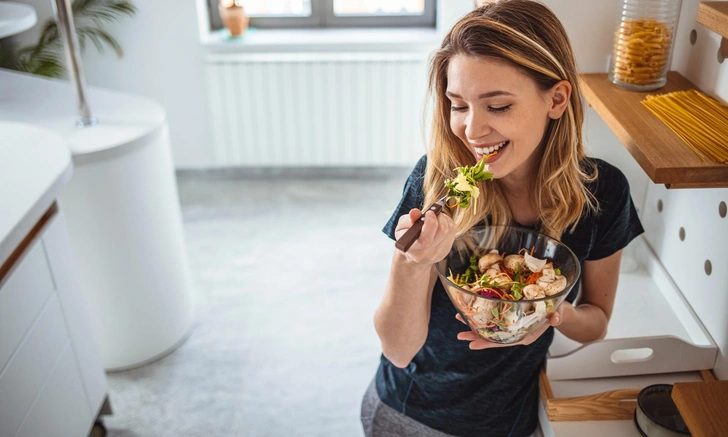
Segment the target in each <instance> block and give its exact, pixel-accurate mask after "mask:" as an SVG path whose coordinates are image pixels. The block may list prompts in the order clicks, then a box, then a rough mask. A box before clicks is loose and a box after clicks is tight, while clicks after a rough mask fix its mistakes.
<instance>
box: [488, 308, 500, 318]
mask: <svg viewBox="0 0 728 437" xmlns="http://www.w3.org/2000/svg"><path fill="white" fill-rule="evenodd" d="M490 313H491V314H493V317H495V318H496V319H497V318H498V314H500V313H499V312H498V307H493V308H491V310H490Z"/></svg>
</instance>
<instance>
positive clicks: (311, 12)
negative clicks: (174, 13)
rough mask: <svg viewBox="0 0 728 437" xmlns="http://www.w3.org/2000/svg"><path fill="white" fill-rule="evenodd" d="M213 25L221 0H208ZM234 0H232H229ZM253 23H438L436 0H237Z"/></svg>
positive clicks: (217, 23)
mask: <svg viewBox="0 0 728 437" xmlns="http://www.w3.org/2000/svg"><path fill="white" fill-rule="evenodd" d="M207 1H208V5H209V7H210V28H211V29H221V28H222V21H221V20H220V14H219V12H218V5H219V4H220V0H207ZM228 1H232V0H228ZM235 1H236V2H237V3H238V4H241V5H242V6H244V7H245V12H246V14H247V15H248V16H250V25H251V26H253V27H258V28H281V27H435V0H235Z"/></svg>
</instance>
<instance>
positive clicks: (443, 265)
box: [436, 226, 581, 344]
mask: <svg viewBox="0 0 728 437" xmlns="http://www.w3.org/2000/svg"><path fill="white" fill-rule="evenodd" d="M532 247H533V248H534V252H533V256H534V257H536V258H540V259H544V258H546V259H548V260H549V261H551V262H553V263H554V267H555V268H558V269H559V270H561V274H562V275H564V276H565V277H566V281H567V283H566V288H565V289H564V290H562V291H561V292H559V293H557V294H554V295H552V296H547V297H544V298H541V299H535V300H525V299H524V300H517V301H514V300H505V299H498V298H491V297H485V296H481V295H480V294H478V293H475V292H472V291H468V290H466V289H464V288H461V287H459V286H458V285H456V284H455V283H454V282H452V281H450V280H449V279H448V276H449V275H450V271H452V273H453V274H458V273H463V272H464V271H465V270H466V269H467V267H468V265H469V264H470V257H471V256H472V255H474V254H477V255H483V254H485V253H487V252H489V251H491V250H492V249H496V250H497V251H498V252H499V253H501V254H502V253H504V252H505V254H506V255H510V254H516V253H518V252H519V251H520V250H521V249H523V248H525V249H527V250H528V251H529V252H530V251H531V248H532ZM436 269H437V273H438V274H439V276H440V279H441V280H442V283H443V285H444V287H445V291H446V292H447V294H448V296H449V297H450V300H451V301H452V303H453V305H454V306H455V308H456V309H457V311H458V313H460V316H461V317H462V318H463V320H465V322H466V323H467V324H468V326H470V328H471V329H472V330H473V332H475V333H476V334H478V335H479V336H480V337H481V338H483V339H485V340H488V341H492V342H495V343H504V344H508V343H516V342H518V341H520V340H521V339H522V338H523V337H525V336H526V335H528V334H529V333H530V332H532V331H535V330H536V329H538V328H539V327H540V326H541V325H543V324H544V323H546V322H547V316H548V315H549V314H551V313H552V312H553V311H554V309H556V308H558V307H559V305H561V303H562V302H563V301H564V299H566V296H568V295H569V292H571V290H572V288H574V285H575V284H576V282H577V281H578V280H579V277H580V276H581V265H580V264H579V259H578V258H577V257H576V255H574V252H572V251H571V249H569V248H568V247H566V246H565V245H564V244H563V243H561V242H560V241H558V240H555V239H553V238H551V237H548V236H546V235H544V234H541V233H538V232H535V231H532V230H530V229H526V228H517V227H510V226H488V227H479V228H473V229H471V230H470V231H469V232H468V233H466V234H465V235H463V236H462V237H461V238H459V239H458V240H457V241H456V244H455V245H454V246H453V249H452V251H450V254H449V255H448V256H447V257H446V258H445V259H444V260H442V261H441V262H439V263H437V264H436ZM496 309H497V311H496ZM494 313H496V314H500V313H505V314H506V316H505V317H503V316H502V318H501V322H500V323H498V324H496V323H495V320H494V319H495V318H496V314H494ZM503 320H505V322H504V321H503Z"/></svg>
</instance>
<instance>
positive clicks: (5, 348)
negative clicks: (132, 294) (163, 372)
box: [0, 122, 110, 437]
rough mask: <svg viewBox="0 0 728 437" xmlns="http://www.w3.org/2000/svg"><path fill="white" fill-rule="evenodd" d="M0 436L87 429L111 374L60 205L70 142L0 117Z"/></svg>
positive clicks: (107, 409) (103, 399)
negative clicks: (107, 373)
mask: <svg viewBox="0 0 728 437" xmlns="http://www.w3.org/2000/svg"><path fill="white" fill-rule="evenodd" d="M0 138H1V139H2V140H1V141H0V436H2V437H6V436H11V437H37V436H86V435H88V433H89V431H90V430H91V428H92V426H93V425H94V422H95V420H96V418H97V416H98V415H99V414H100V413H101V412H102V410H103V412H104V413H109V412H110V407H109V403H108V402H107V397H106V396H107V389H108V386H107V381H106V376H105V374H104V370H103V365H102V361H101V356H100V353H99V349H98V345H97V343H96V339H95V338H94V335H93V331H92V329H91V323H90V319H89V314H88V311H87V306H86V302H85V299H84V297H83V294H82V292H81V290H80V289H79V285H78V281H77V273H78V272H77V266H76V264H75V261H74V256H73V253H72V252H71V249H70V242H69V237H68V231H67V228H66V224H65V220H64V216H63V213H62V211H61V210H60V209H59V207H58V205H57V201H56V199H57V198H58V197H59V195H60V194H61V192H62V191H63V189H64V187H65V186H66V185H67V183H68V182H69V180H70V179H71V175H72V171H73V166H72V163H71V156H70V153H69V151H68V148H67V147H66V144H65V143H64V141H63V140H62V139H61V137H59V136H58V135H56V134H54V133H53V132H51V131H48V130H45V129H42V128H38V127H36V126H32V125H29V124H23V123H13V122H0Z"/></svg>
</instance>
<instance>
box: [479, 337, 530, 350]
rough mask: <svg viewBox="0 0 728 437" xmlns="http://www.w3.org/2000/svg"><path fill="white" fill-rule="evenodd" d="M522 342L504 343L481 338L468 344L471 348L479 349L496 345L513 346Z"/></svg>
mask: <svg viewBox="0 0 728 437" xmlns="http://www.w3.org/2000/svg"><path fill="white" fill-rule="evenodd" d="M519 345H520V343H510V344H504V343H494V342H492V341H488V340H483V339H482V338H479V339H477V340H475V341H471V342H470V345H469V346H468V347H469V348H470V349H471V350H474V351H479V350H483V349H492V348H496V347H511V346H519Z"/></svg>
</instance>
